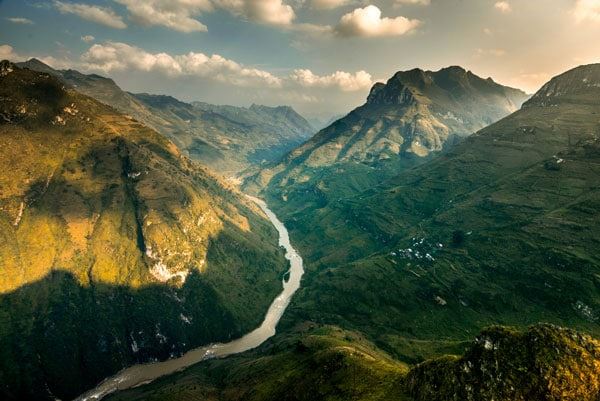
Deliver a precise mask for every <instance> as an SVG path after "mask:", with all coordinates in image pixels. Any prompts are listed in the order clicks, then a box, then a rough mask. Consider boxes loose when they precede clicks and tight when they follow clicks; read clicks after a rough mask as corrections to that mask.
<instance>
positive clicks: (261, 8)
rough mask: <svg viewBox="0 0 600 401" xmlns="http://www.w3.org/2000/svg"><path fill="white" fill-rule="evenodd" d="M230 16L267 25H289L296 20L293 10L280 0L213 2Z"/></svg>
mask: <svg viewBox="0 0 600 401" xmlns="http://www.w3.org/2000/svg"><path fill="white" fill-rule="evenodd" d="M213 1H215V2H216V4H217V5H218V6H219V7H220V8H223V9H225V10H228V11H230V12H231V13H232V14H236V15H241V16H243V17H245V18H248V19H249V20H251V21H256V22H260V23H263V24H269V25H290V24H291V23H292V21H293V20H294V19H295V18H296V14H295V13H294V9H292V7H291V6H289V5H286V4H283V2H282V0H213Z"/></svg>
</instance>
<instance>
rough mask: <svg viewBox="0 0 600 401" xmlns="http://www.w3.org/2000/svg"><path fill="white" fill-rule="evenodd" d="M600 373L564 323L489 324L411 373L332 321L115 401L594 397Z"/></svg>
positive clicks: (583, 341) (599, 350) (590, 347)
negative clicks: (460, 345) (452, 351)
mask: <svg viewBox="0 0 600 401" xmlns="http://www.w3.org/2000/svg"><path fill="white" fill-rule="evenodd" d="M599 375H600V343H599V342H598V341H597V340H595V339H593V338H591V337H589V336H587V335H583V334H581V333H577V332H575V331H573V330H568V329H564V328H559V327H556V326H550V325H536V326H532V327H530V328H528V329H527V330H523V331H517V330H514V329H511V328H506V327H490V328H487V329H485V330H483V331H482V332H481V333H480V334H479V335H478V336H477V337H476V338H475V340H474V341H471V342H470V343H469V344H465V347H464V348H462V349H460V351H458V352H456V353H455V354H454V355H447V356H442V357H438V358H435V359H431V360H428V361H426V362H424V363H421V364H419V365H416V366H414V367H412V368H411V369H410V370H409V369H408V368H407V367H406V366H405V365H403V364H400V363H398V362H395V361H394V360H393V359H391V358H390V357H389V356H387V355H386V354H384V353H382V352H381V351H380V350H378V349H377V348H376V347H374V346H373V344H370V343H369V342H368V341H366V340H365V339H364V337H362V336H360V335H357V334H356V333H353V332H348V331H343V330H341V329H338V328H335V327H331V326H324V327H312V328H309V329H307V330H306V331H300V332H299V331H294V332H288V333H286V335H284V336H283V337H279V338H276V339H275V340H271V341H270V342H269V343H268V344H265V345H264V346H262V347H261V348H260V349H259V350H257V351H253V352H250V353H247V354H244V355H241V356H236V357H230V358H227V359H225V360H214V361H207V362H203V363H202V364H198V365H196V366H195V367H192V368H190V369H187V370H186V371H184V372H181V373H177V374H175V375H172V376H168V377H165V378H163V379H160V380H157V381H156V382H154V383H151V384H149V385H145V386H142V387H140V388H136V389H132V390H127V391H124V392H121V393H117V394H114V395H112V396H109V397H108V398H107V400H109V401H125V400H127V401H136V400H152V401H178V400H210V401H237V400H251V401H259V400H260V401H270V400H295V401H299V400H307V401H308V400H310V401H321V400H327V401H333V400H336V401H337V400H339V401H346V400H361V401H367V400H397V401H438V400H439V401H454V400H456V401H459V400H491V399H494V400H497V401H526V400H527V401H531V400H565V401H596V400H597V399H598V397H599V396H600V381H599V380H598V377H599Z"/></svg>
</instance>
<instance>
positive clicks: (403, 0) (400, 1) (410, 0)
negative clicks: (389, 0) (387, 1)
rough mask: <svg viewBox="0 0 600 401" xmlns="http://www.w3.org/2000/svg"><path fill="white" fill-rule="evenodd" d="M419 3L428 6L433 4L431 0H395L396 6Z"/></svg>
mask: <svg viewBox="0 0 600 401" xmlns="http://www.w3.org/2000/svg"><path fill="white" fill-rule="evenodd" d="M406 4H409V5H418V6H428V5H430V4H431V0H395V1H394V5H395V6H403V5H406Z"/></svg>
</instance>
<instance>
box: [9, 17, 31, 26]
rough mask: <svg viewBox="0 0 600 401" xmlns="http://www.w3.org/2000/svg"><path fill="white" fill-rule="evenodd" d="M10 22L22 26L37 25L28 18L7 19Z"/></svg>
mask: <svg viewBox="0 0 600 401" xmlns="http://www.w3.org/2000/svg"><path fill="white" fill-rule="evenodd" d="M6 19H7V20H8V21H10V22H12V23H14V24H22V25H33V24H35V23H34V22H33V21H32V20H30V19H28V18H21V17H11V18H6Z"/></svg>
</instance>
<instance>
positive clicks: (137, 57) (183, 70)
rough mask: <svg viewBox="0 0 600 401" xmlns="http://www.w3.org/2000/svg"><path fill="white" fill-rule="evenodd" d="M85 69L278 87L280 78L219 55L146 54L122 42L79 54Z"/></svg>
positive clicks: (93, 47) (108, 43) (99, 45)
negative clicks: (154, 73)
mask: <svg viewBox="0 0 600 401" xmlns="http://www.w3.org/2000/svg"><path fill="white" fill-rule="evenodd" d="M82 60H83V62H84V64H83V66H84V68H85V69H88V70H100V71H103V72H106V73H109V72H112V71H125V70H127V71H131V70H137V71H144V72H157V73H160V74H163V75H166V76H168V77H182V76H188V77H200V78H205V79H209V80H214V81H218V82H224V83H229V84H232V85H237V86H259V87H260V86H265V85H266V86H268V87H280V86H281V84H282V82H281V79H280V78H278V77H276V76H274V75H272V74H271V73H269V72H267V71H263V70H259V69H256V68H248V67H245V66H243V65H241V64H239V63H237V62H235V61H233V60H229V59H226V58H225V57H222V56H220V55H218V54H213V55H212V56H207V55H205V54H203V53H194V52H189V53H187V54H183V55H175V56H172V55H169V54H167V53H149V52H146V51H145V50H143V49H140V48H138V47H134V46H130V45H128V44H125V43H118V42H107V43H104V44H95V45H93V46H92V47H90V49H89V50H88V51H87V52H85V53H84V54H83V56H82Z"/></svg>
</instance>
